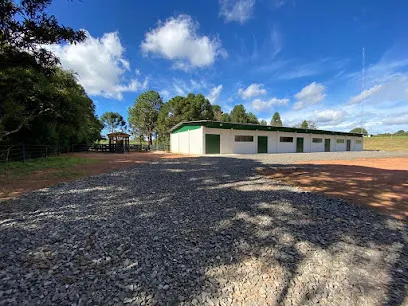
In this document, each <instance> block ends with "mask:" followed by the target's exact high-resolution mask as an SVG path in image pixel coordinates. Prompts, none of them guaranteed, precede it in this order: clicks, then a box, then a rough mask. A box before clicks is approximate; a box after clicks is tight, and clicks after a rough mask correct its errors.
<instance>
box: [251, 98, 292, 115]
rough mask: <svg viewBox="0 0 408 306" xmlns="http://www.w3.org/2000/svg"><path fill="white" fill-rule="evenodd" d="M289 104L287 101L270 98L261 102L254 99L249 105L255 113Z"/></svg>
mask: <svg viewBox="0 0 408 306" xmlns="http://www.w3.org/2000/svg"><path fill="white" fill-rule="evenodd" d="M288 103H289V99H277V98H272V99H269V100H266V101H265V100H261V99H255V100H253V101H252V103H251V107H252V109H254V110H256V111H259V112H261V111H264V110H266V109H268V108H271V107H272V106H275V105H287V104H288Z"/></svg>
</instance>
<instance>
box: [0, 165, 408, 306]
mask: <svg viewBox="0 0 408 306" xmlns="http://www.w3.org/2000/svg"><path fill="white" fill-rule="evenodd" d="M258 166H262V163H261V162H259V161H257V160H254V159H245V158H243V159H238V158H236V157H214V158H211V157H201V158H186V159H182V160H173V161H162V162H155V163H152V164H140V165H137V166H136V167H134V168H131V169H126V170H121V171H117V172H112V173H108V174H104V175H100V176H95V177H91V178H88V179H84V180H80V181H76V182H73V183H67V184H60V185H58V186H55V187H52V188H48V189H43V190H39V191H36V192H33V193H30V194H27V195H25V196H23V197H21V198H20V199H19V200H15V201H12V202H8V203H5V204H3V206H2V207H1V208H0V215H1V219H0V245H1V249H0V259H1V261H0V280H1V281H0V304H6V305H35V304H39V305H49V304H55V305H122V304H129V305H167V304H169V305H179V304H188V305H198V304H200V305H201V304H207V305H232V304H234V305H237V304H238V305H239V304H244V305H279V304H281V305H312V304H313V305H314V304H316V303H317V302H320V303H321V304H324V305H401V304H408V299H407V279H408V230H407V224H406V223H404V222H402V221H397V220H395V219H392V218H391V217H387V216H385V215H381V214H379V213H377V212H375V211H374V210H370V209H366V208H362V207H358V206H355V205H347V204H345V202H343V201H342V200H337V199H330V198H326V197H324V196H320V195H315V194H309V193H305V192H300V191H299V190H297V189H294V188H291V187H289V186H284V185H279V183H277V182H275V183H274V182H271V181H270V180H265V179H263V178H262V177H260V176H257V175H256V172H255V168H256V167H258Z"/></svg>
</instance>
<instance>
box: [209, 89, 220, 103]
mask: <svg viewBox="0 0 408 306" xmlns="http://www.w3.org/2000/svg"><path fill="white" fill-rule="evenodd" d="M221 91H222V85H218V86H216V87H214V88H213V89H211V92H210V93H209V94H208V95H207V97H206V98H207V99H208V100H209V101H210V102H211V103H212V104H213V103H215V102H216V101H217V100H218V97H219V96H220V93H221Z"/></svg>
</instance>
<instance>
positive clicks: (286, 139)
mask: <svg viewBox="0 0 408 306" xmlns="http://www.w3.org/2000/svg"><path fill="white" fill-rule="evenodd" d="M280 142H293V137H281V138H280Z"/></svg>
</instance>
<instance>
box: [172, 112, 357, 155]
mask: <svg viewBox="0 0 408 306" xmlns="http://www.w3.org/2000/svg"><path fill="white" fill-rule="evenodd" d="M362 150H363V135H362V134H359V133H346V132H337V131H327V130H317V129H316V130H315V129H301V128H291V127H276V126H270V125H261V124H249V123H231V122H220V121H209V120H202V121H189V122H181V123H179V124H177V125H176V126H174V127H173V128H172V129H171V130H170V151H171V152H174V153H186V154H253V153H296V152H297V153H307V152H338V151H362Z"/></svg>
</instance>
